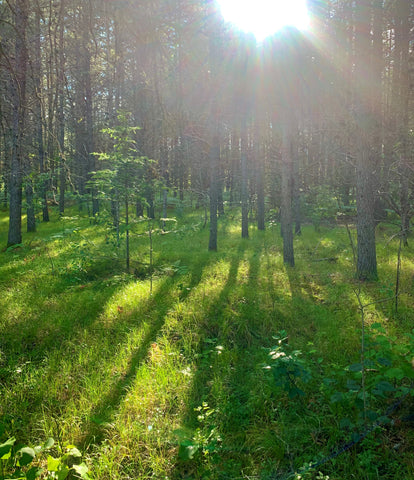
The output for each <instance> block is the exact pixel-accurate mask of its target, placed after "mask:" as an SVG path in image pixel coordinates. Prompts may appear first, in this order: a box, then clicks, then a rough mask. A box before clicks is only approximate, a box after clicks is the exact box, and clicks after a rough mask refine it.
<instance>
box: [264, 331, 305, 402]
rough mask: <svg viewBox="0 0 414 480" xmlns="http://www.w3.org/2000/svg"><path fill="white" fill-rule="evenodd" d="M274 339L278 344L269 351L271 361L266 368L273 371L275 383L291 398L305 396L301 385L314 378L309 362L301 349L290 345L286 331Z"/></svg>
mask: <svg viewBox="0 0 414 480" xmlns="http://www.w3.org/2000/svg"><path fill="white" fill-rule="evenodd" d="M273 339H274V340H277V344H276V346H274V347H273V348H272V349H271V351H270V353H269V356H270V359H271V363H269V364H268V365H266V366H265V367H264V368H265V369H266V370H270V371H271V372H272V374H273V377H274V379H275V385H276V386H278V387H281V388H282V389H283V390H284V391H286V392H287V394H288V395H289V398H291V399H293V398H295V397H299V396H304V395H305V392H304V390H303V389H302V388H301V385H302V384H305V383H308V382H309V381H310V380H311V378H312V373H311V370H310V369H309V366H308V365H307V362H306V361H305V360H304V359H302V358H301V351H300V350H295V349H293V348H292V347H291V346H290V345H289V343H288V336H287V333H286V331H284V330H283V331H281V332H279V334H278V335H277V336H275V337H273Z"/></svg>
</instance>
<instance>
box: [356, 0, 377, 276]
mask: <svg viewBox="0 0 414 480" xmlns="http://www.w3.org/2000/svg"><path fill="white" fill-rule="evenodd" d="M371 28H372V25H371V1H370V0H361V1H360V2H358V3H357V9H356V12H355V29H356V37H355V50H356V65H355V82H354V85H355V95H356V98H357V99H356V104H355V112H356V124H357V131H356V135H357V153H356V154H357V159H356V201H357V241H358V243H357V276H358V278H359V279H360V280H368V279H369V280H374V279H376V278H377V277H378V273H377V257H376V244H375V217H374V211H375V210H374V207H375V194H374V178H375V173H376V161H377V160H378V158H377V155H378V152H377V150H376V147H377V145H374V142H373V136H374V134H375V133H376V132H375V128H378V127H377V124H376V122H377V120H376V117H375V111H374V105H373V103H372V102H371V99H372V96H371V95H372V89H375V86H376V85H377V81H378V79H376V78H375V77H374V76H373V71H374V69H373V52H372V46H371Z"/></svg>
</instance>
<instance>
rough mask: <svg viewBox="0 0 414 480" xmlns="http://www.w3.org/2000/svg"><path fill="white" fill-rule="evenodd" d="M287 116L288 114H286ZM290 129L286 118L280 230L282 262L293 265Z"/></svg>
mask: <svg viewBox="0 0 414 480" xmlns="http://www.w3.org/2000/svg"><path fill="white" fill-rule="evenodd" d="M287 116H290V115H289V114H287ZM292 131H293V121H292V119H290V118H288V120H287V121H286V122H285V123H284V125H283V132H282V201H281V209H282V212H281V231H282V238H283V262H284V263H285V264H286V265H290V266H291V267H294V266H295V257H294V251H293V221H292Z"/></svg>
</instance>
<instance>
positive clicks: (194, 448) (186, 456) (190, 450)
mask: <svg viewBox="0 0 414 480" xmlns="http://www.w3.org/2000/svg"><path fill="white" fill-rule="evenodd" d="M199 448H200V446H199V445H197V444H192V445H180V448H179V450H178V456H179V457H180V458H181V460H192V459H193V458H194V455H195V454H196V453H197V452H198V450H199Z"/></svg>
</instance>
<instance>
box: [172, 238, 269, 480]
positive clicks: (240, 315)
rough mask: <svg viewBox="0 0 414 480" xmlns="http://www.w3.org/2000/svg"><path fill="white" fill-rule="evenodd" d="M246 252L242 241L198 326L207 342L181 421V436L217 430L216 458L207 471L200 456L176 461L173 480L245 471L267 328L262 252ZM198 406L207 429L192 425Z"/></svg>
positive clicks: (194, 421)
mask: <svg viewBox="0 0 414 480" xmlns="http://www.w3.org/2000/svg"><path fill="white" fill-rule="evenodd" d="M250 247H251V245H249V244H248V243H247V242H246V241H241V243H240V246H239V248H238V250H237V252H236V253H234V255H233V256H232V258H231V262H230V268H229V273H228V276H227V279H226V281H225V283H224V285H223V287H222V289H221V291H220V293H219V294H218V296H217V297H216V298H215V299H212V300H211V304H210V307H209V309H208V310H207V312H206V314H205V316H206V318H208V320H209V323H208V324H204V325H201V327H202V331H201V333H200V336H201V338H203V337H204V338H205V339H207V340H208V341H209V342H208V343H206V344H205V345H204V351H203V352H202V353H201V355H200V360H199V362H198V364H197V369H196V374H195V377H194V379H193V385H192V391H191V392H190V395H189V401H188V409H187V410H186V411H185V412H184V413H183V417H182V422H183V427H184V430H185V431H189V432H191V431H193V432H195V431H196V429H197V428H201V430H202V431H203V433H204V435H206V436H208V434H209V432H211V428H213V427H215V428H218V430H219V432H220V437H221V446H220V447H218V448H219V454H218V456H217V458H216V463H215V464H214V465H211V464H210V465H209V467H208V468H210V469H211V470H210V471H208V468H207V467H206V466H205V465H203V464H202V455H199V456H198V457H195V458H194V459H193V460H187V461H186V462H180V461H179V462H178V463H177V464H176V469H175V471H174V472H173V475H174V476H173V478H177V479H178V478H183V477H185V476H186V475H194V474H195V473H194V472H197V473H196V474H195V475H196V476H195V477H191V478H202V475H203V474H206V475H207V473H208V475H210V476H209V477H208V478H234V475H235V473H236V471H238V472H239V473H240V471H241V469H242V467H243V466H245V461H244V460H243V456H245V455H246V454H249V453H250V452H249V448H248V447H246V431H247V429H248V428H249V425H250V424H252V423H254V420H253V419H254V417H255V416H256V415H260V412H258V409H259V408H260V404H261V403H260V402H259V405H257V400H258V399H259V400H260V395H259V394H257V393H256V392H255V391H254V390H255V389H256V387H257V382H258V380H257V377H256V374H257V372H258V368H259V367H258V364H259V363H260V360H259V357H260V356H261V355H262V351H261V349H260V346H259V344H258V342H260V338H263V332H264V330H266V329H268V328H270V323H271V320H269V318H268V317H269V316H268V313H266V311H265V308H262V307H261V300H260V299H261V296H260V294H261V293H262V292H261V288H262V285H261V283H260V278H259V277H260V269H261V254H262V251H263V247H262V246H260V247H257V245H256V246H254V248H255V250H254V251H249V248H250ZM243 261H245V262H246V263H247V273H245V274H244V277H243V278H242V279H241V280H240V278H239V280H238V274H239V272H240V267H241V263H242V262H243ZM239 277H240V275H239ZM239 282H240V283H239ZM233 291H236V295H234V294H233ZM230 302H232V304H231V305H230V307H229V303H230ZM266 317H267V318H266ZM258 331H259V332H260V333H257V332H258ZM268 334H269V335H271V334H272V332H270V331H269V332H268ZM212 342H213V346H212ZM214 345H216V347H215V348H214ZM212 347H213V348H212ZM258 351H259V356H258V354H257V352H258ZM262 361H263V358H262ZM259 390H260V388H259ZM203 402H205V404H207V405H208V408H210V409H211V411H212V413H211V420H209V422H210V424H209V423H207V424H206V425H203V424H201V425H200V421H199V419H197V417H198V415H199V413H197V412H198V411H195V408H197V407H199V406H200V405H203ZM227 432H228V434H227ZM209 441H210V442H211V445H209V444H207V445H205V448H206V451H208V450H209V449H211V448H212V449H213V450H212V452H211V453H210V455H213V456H214V448H215V447H214V445H213V444H214V439H212V440H209ZM213 463H214V462H213ZM206 468H207V470H206ZM203 472H204V473H203Z"/></svg>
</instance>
